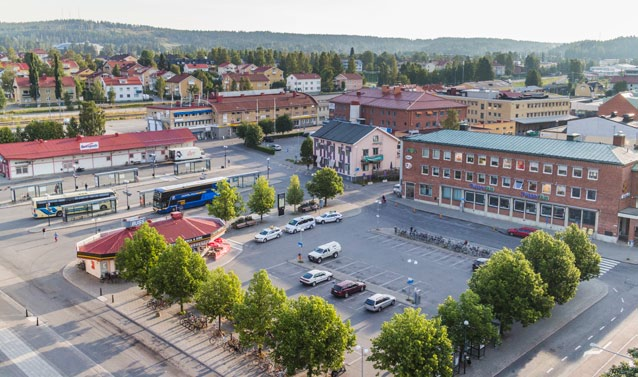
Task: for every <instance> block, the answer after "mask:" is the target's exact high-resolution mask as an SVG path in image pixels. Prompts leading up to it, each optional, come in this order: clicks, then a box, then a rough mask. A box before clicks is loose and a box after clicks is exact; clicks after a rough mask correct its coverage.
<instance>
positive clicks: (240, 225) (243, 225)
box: [233, 219, 257, 229]
mask: <svg viewBox="0 0 638 377" xmlns="http://www.w3.org/2000/svg"><path fill="white" fill-rule="evenodd" d="M256 224H257V220H253V219H250V220H245V219H244V220H239V221H238V222H235V223H233V228H235V229H242V228H247V227H249V226H253V225H256Z"/></svg>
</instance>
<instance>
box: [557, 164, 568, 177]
mask: <svg viewBox="0 0 638 377" xmlns="http://www.w3.org/2000/svg"><path fill="white" fill-rule="evenodd" d="M556 175H558V176H560V177H567V165H557V166H556Z"/></svg>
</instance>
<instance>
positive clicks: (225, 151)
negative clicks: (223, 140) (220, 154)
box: [224, 145, 230, 166]
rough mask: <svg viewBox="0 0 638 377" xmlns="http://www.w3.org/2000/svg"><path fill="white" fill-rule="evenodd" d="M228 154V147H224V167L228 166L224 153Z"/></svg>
mask: <svg viewBox="0 0 638 377" xmlns="http://www.w3.org/2000/svg"><path fill="white" fill-rule="evenodd" d="M227 152H228V145H224V166H228V165H230V163H229V160H226V153H227Z"/></svg>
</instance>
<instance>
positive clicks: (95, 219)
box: [93, 217, 98, 234]
mask: <svg viewBox="0 0 638 377" xmlns="http://www.w3.org/2000/svg"><path fill="white" fill-rule="evenodd" d="M97 222H98V219H97V217H94V218H93V226H94V228H95V234H97Z"/></svg>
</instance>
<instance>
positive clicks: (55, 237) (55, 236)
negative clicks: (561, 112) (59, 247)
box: [53, 232, 58, 242]
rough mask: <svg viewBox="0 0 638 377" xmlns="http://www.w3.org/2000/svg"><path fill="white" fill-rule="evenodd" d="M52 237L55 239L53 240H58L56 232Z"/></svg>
mask: <svg viewBox="0 0 638 377" xmlns="http://www.w3.org/2000/svg"><path fill="white" fill-rule="evenodd" d="M53 238H54V239H55V242H58V232H55V233H54V234H53Z"/></svg>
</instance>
